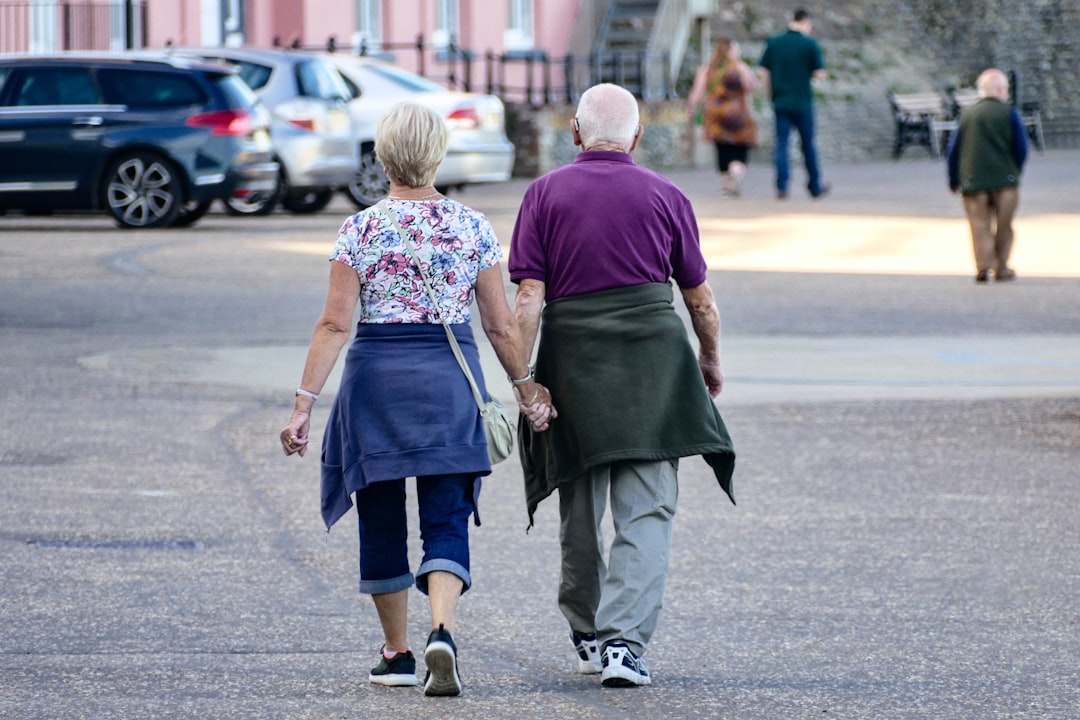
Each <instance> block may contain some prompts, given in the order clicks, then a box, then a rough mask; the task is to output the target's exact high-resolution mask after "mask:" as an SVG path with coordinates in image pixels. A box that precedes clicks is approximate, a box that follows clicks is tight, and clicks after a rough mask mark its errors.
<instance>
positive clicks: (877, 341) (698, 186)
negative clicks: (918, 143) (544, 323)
mask: <svg viewBox="0 0 1080 720" xmlns="http://www.w3.org/2000/svg"><path fill="white" fill-rule="evenodd" d="M913 155H914V154H913ZM1077 168H1080V152H1077V151H1049V152H1047V153H1045V154H1038V153H1036V154H1035V155H1034V156H1033V157H1032V160H1031V164H1030V166H1029V168H1028V170H1027V173H1026V175H1025V180H1024V185H1023V187H1022V190H1021V209H1020V217H1019V219H1018V221H1017V241H1016V249H1015V255H1014V257H1015V267H1016V270H1017V272H1018V274H1019V278H1018V279H1017V280H1016V281H1015V282H1011V283H989V284H987V285H976V284H975V283H974V282H973V277H974V268H973V267H972V260H971V254H970V243H969V240H968V235H967V229H966V224H965V222H964V219H963V215H962V212H961V210H960V206H959V200H958V199H957V198H956V197H954V196H952V195H950V194H949V193H948V192H947V191H946V190H945V187H944V184H945V183H944V175H943V173H944V169H943V167H942V165H941V162H940V161H935V160H932V159H930V158H919V157H908V158H905V159H904V160H902V161H900V162H883V163H869V164H865V165H845V166H827V167H826V173H827V175H828V177H829V179H830V180H831V181H832V182H833V185H834V191H833V194H832V195H831V196H830V197H829V198H826V199H824V200H819V201H812V200H810V199H809V198H807V197H805V196H804V195H800V194H799V193H797V192H795V193H793V194H792V197H791V199H789V200H787V201H783V202H781V201H777V200H776V199H775V198H774V197H773V193H772V190H771V188H770V180H771V172H770V170H769V168H768V167H767V166H766V163H764V162H763V161H762V160H760V159H758V158H755V159H753V161H752V165H751V173H750V176H749V177H748V180H747V183H746V186H745V187H744V192H743V197H741V198H740V199H738V200H725V199H721V198H720V197H719V194H718V192H717V188H718V180H717V177H716V175H715V173H713V172H711V171H709V170H708V169H699V170H685V171H678V172H672V173H670V174H669V177H671V178H672V180H674V181H675V182H677V183H678V184H679V185H680V186H681V187H683V189H684V190H685V191H686V192H687V194H688V195H689V196H690V197H691V199H692V200H693V201H694V205H695V209H696V210H697V212H698V216H699V224H700V226H701V230H702V244H703V248H704V250H705V252H706V256H707V258H708V260H709V263H710V268H711V270H710V275H709V281H710V284H711V285H712V287H713V289H714V291H715V293H716V295H717V300H718V304H719V306H720V308H721V313H722V316H723V323H724V330H723V337H724V339H723V353H724V364H725V370H726V373H727V383H726V386H725V390H724V392H723V394H722V395H721V396H720V399H719V401H718V403H719V406H720V409H721V412H722V413H723V415H724V417H725V420H726V422H727V423H728V425H729V428H730V430H731V433H732V436H733V439H734V442H735V445H736V450H737V452H738V460H737V463H736V474H735V483H736V495H737V497H738V500H739V505H738V506H735V507H733V506H731V505H730V504H729V503H728V502H727V500H726V499H725V497H724V496H723V493H722V492H721V491H720V490H719V488H717V487H716V485H715V482H714V481H713V480H712V479H711V477H710V471H709V470H708V468H707V467H706V466H705V464H704V463H703V462H701V461H700V459H698V458H692V459H687V460H685V461H683V462H682V464H681V473H680V478H681V489H680V508H679V514H678V516H677V518H676V533H675V542H674V547H673V555H672V566H671V573H670V579H669V583H668V588H667V594H666V605H665V608H664V613H663V616H662V618H661V622H660V627H659V630H658V632H657V634H656V636H655V638H654V641H653V644H652V646H651V647H650V650H649V652H648V654H647V655H646V661H647V662H648V664H649V668H650V670H651V672H652V674H653V685H652V686H651V687H649V688H643V689H635V690H608V689H603V688H601V687H600V686H599V683H598V681H597V679H596V678H595V677H586V676H580V675H576V674H574V673H572V672H571V662H572V655H571V649H570V644H569V640H568V634H567V629H566V627H565V625H564V622H563V620H562V618H561V616H560V615H559V613H558V610H557V607H556V602H555V593H556V584H557V580H558V563H559V560H558V542H557V537H556V535H557V512H556V509H555V508H554V507H553V506H552V503H551V502H550V501H549V502H547V503H544V504H542V505H541V507H540V512H539V513H538V515H537V523H536V526H535V527H534V528H533V529H532V530H531V531H530V532H528V533H526V521H527V519H526V515H525V510H524V501H523V494H522V489H521V478H520V467H519V466H518V464H517V461H516V460H515V459H513V458H512V459H511V460H509V461H507V462H506V463H503V464H502V465H500V466H498V467H497V468H496V469H495V472H494V473H493V475H492V476H491V477H490V478H489V479H487V480H486V481H485V485H484V491H483V494H482V497H481V506H480V509H481V517H482V519H483V525H482V526H481V527H479V528H474V529H473V534H472V551H473V575H474V580H475V585H474V588H473V589H472V590H470V591H469V592H468V593H467V594H466V595H465V596H464V597H463V598H462V601H461V608H460V614H459V627H458V630H457V632H456V634H455V639H456V640H457V643H458V646H459V650H460V655H461V672H462V676H463V679H464V682H465V692H464V694H463V695H462V696H461V697H458V698H425V697H424V696H423V694H422V693H421V692H420V691H419V690H414V689H400V688H397V689H395V688H383V687H377V686H373V685H371V684H369V683H368V682H367V679H366V678H367V671H368V670H369V669H370V667H372V666H373V665H374V662H375V660H376V656H377V653H378V649H379V644H380V638H381V633H380V632H379V626H378V620H377V617H376V615H375V612H374V609H373V607H372V605H371V603H370V601H369V600H367V598H363V597H360V596H358V595H357V593H356V581H357V577H356V576H357V570H356V541H355V530H354V527H353V524H352V522H351V521H350V517H351V516H350V517H347V518H346V519H344V520H343V521H342V522H341V523H339V525H338V526H336V527H335V528H334V529H333V530H332V531H331V532H330V533H326V532H325V530H324V528H323V527H322V525H321V522H320V519H319V513H318V497H317V495H318V490H317V483H318V463H317V461H318V458H317V455H316V454H315V453H311V454H309V455H308V456H307V457H306V458H304V459H297V458H290V459H286V458H285V457H284V456H282V454H281V453H280V450H279V449H278V447H277V446H276V435H277V430H278V429H279V428H280V427H281V426H282V425H283V424H284V422H285V421H286V420H287V418H288V413H289V409H290V408H291V405H292V389H293V388H294V387H295V385H296V382H297V379H298V377H299V374H300V371H301V369H302V364H303V356H304V352H305V349H306V343H307V340H308V338H309V337H310V332H311V328H312V325H313V323H314V320H315V318H316V316H317V314H318V312H319V310H320V309H321V306H322V301H323V299H324V296H325V283H326V273H327V270H326V256H327V254H328V252H329V246H330V243H331V242H332V239H333V236H334V232H335V231H336V229H337V227H338V225H339V224H340V222H341V220H342V218H344V217H345V215H347V214H348V213H350V212H352V210H351V209H350V206H349V205H348V204H347V203H345V201H344V200H335V202H334V204H333V205H332V207H331V208H330V209H329V210H327V211H326V212H324V213H320V214H318V215H315V216H304V217H300V216H290V215H285V214H278V215H275V216H272V217H269V218H232V217H228V216H225V215H224V214H220V213H216V212H215V213H212V214H211V215H209V216H208V217H207V218H205V219H204V220H203V221H202V222H201V223H199V224H198V225H197V226H195V227H194V228H191V229H188V230H183V231H180V230H176V231H158V232H129V231H119V230H117V229H115V228H114V227H113V226H112V225H111V224H110V223H109V222H108V221H107V220H106V219H104V218H94V217H80V216H56V217H46V218H39V217H0V348H2V349H0V360H2V362H0V418H2V419H3V420H4V430H3V431H2V432H0V437H2V438H3V439H2V440H0V580H2V582H0V628H2V629H0V717H2V718H13V719H15V718H18V719H22V718H35V719H36V718H50V719H51V718H95V719H97V718H125V719H126V718H205V717H220V718H354V717H355V718H368V717H372V718H373V717H422V718H423V717H431V718H470V719H473V720H476V719H479V718H509V717H514V718H564V717H575V718H622V717H645V718H701V717H707V718H737V719H741V718H747V719H758V718H761V719H770V720H771V719H775V718H844V719H847V718H866V719H874V720H877V719H880V718H972V719H976V718H978V719H983V718H1025V719H1026V718H1031V719H1040V720H1041V719H1043V718H1050V719H1055V720H1057V719H1063V720H1064V719H1071V718H1077V717H1080V713H1078V711H1077V709H1076V708H1077V707H1080V605H1078V603H1077V600H1076V598H1077V597H1078V596H1080V553H1078V551H1077V548H1080V520H1078V518H1077V513H1076V508H1077V506H1078V504H1080V482H1078V480H1080V470H1078V469H1080V311H1078V310H1077V308H1080V242H1078V241H1077V238H1080V202H1078V201H1077V200H1076V195H1075V187H1076V182H1077V180H1078V179H1080V178H1078V175H1080V170H1078V169H1077ZM799 177H800V176H799V175H798V174H797V173H796V179H798V178H799ZM526 184H527V183H526V182H525V181H519V180H515V181H513V182H510V183H505V184H502V185H498V186H490V187H484V188H470V189H469V190H467V191H465V192H463V193H461V194H460V195H458V197H459V198H460V199H461V200H462V201H464V202H466V203H469V204H470V205H473V206H474V207H476V208H478V209H480V210H482V211H484V212H485V213H486V214H487V215H488V216H489V217H490V218H491V219H492V222H493V223H494V225H495V227H496V231H497V233H498V234H499V237H500V239H501V240H502V241H503V242H504V243H508V242H509V239H510V236H511V232H512V228H513V221H514V216H515V213H516V209H517V205H518V202H519V201H520V198H521V195H522V193H523V192H524V189H525V187H526ZM507 291H508V294H511V293H512V287H511V286H510V284H509V282H508V283H507ZM477 332H478V334H479V328H478V326H477ZM481 346H482V347H486V343H484V342H483V341H481ZM484 361H485V368H486V369H487V371H488V372H487V373H486V375H487V376H488V378H489V382H490V384H491V385H492V387H493V388H494V389H496V390H497V391H498V392H499V393H500V394H502V395H503V397H504V398H505V397H508V396H509V389H508V387H505V386H504V385H503V384H500V383H499V382H498V378H500V377H501V373H500V372H499V371H498V370H497V366H496V363H495V362H494V359H493V357H492V356H491V353H490V351H485V360H484ZM403 372H408V368H403ZM332 387H333V386H332V385H331V386H330V387H329V388H328V392H327V394H330V392H331V391H332ZM556 400H557V398H556ZM328 408H329V402H320V403H319V405H318V411H317V412H316V416H315V419H314V421H315V426H316V433H318V432H320V431H321V427H322V423H324V422H325V418H326V412H327V410H328ZM414 534H415V530H414ZM411 547H412V551H413V556H414V558H415V557H418V556H419V541H418V539H417V538H415V537H414V538H412V539H411ZM411 603H412V605H411V608H410V639H411V642H412V643H413V647H414V649H417V650H420V649H422V646H423V642H424V639H425V637H426V634H427V627H428V619H427V611H426V609H425V605H424V602H423V598H422V596H420V595H419V594H418V593H414V594H413V595H412V598H411ZM421 672H422V667H421Z"/></svg>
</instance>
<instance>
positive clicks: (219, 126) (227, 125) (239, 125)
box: [185, 110, 252, 136]
mask: <svg viewBox="0 0 1080 720" xmlns="http://www.w3.org/2000/svg"><path fill="white" fill-rule="evenodd" d="M185 124H186V125H187V126H188V127H205V128H210V129H211V131H212V132H213V133H214V135H240V136H243V135H247V134H248V133H250V132H251V131H252V122H251V115H250V114H249V113H248V112H247V111H246V110H215V111H213V112H205V113H199V114H197V115H192V116H191V117H189V118H188V119H187V123H185Z"/></svg>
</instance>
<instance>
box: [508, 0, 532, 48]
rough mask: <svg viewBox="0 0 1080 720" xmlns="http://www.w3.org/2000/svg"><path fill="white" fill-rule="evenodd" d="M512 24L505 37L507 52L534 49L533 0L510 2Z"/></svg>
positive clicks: (514, 0) (511, 0)
mask: <svg viewBox="0 0 1080 720" xmlns="http://www.w3.org/2000/svg"><path fill="white" fill-rule="evenodd" d="M509 2H510V22H509V25H508V27H507V28H506V32H505V34H504V35H503V45H504V46H505V47H506V49H507V51H510V52H513V51H515V50H532V49H533V23H532V18H533V4H532V0H509Z"/></svg>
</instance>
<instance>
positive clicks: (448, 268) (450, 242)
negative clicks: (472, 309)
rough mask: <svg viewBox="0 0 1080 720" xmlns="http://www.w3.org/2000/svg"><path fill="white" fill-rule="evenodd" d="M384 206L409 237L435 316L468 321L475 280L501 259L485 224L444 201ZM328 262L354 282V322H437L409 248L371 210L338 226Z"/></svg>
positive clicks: (470, 212)
mask: <svg viewBox="0 0 1080 720" xmlns="http://www.w3.org/2000/svg"><path fill="white" fill-rule="evenodd" d="M384 207H386V209H387V210H388V211H389V212H392V213H394V217H396V218H397V221H398V222H399V223H400V224H401V227H402V229H403V230H404V231H405V232H407V233H409V235H410V237H411V239H412V241H413V246H414V247H415V248H416V252H417V253H418V254H419V256H420V263H421V265H422V266H423V270H424V273H425V275H426V276H427V279H428V282H429V283H431V289H432V290H433V291H434V293H435V297H436V298H438V300H439V313H440V314H441V317H442V318H445V319H446V321H447V322H449V323H452V324H454V323H467V322H469V320H470V314H469V305H470V304H471V303H472V299H473V288H474V287H475V286H476V278H477V276H478V275H479V274H480V271H481V270H486V269H487V268H489V267H493V266H495V265H497V264H498V263H499V260H501V259H502V248H500V247H499V242H498V240H497V239H496V238H495V231H494V229H493V228H492V227H491V223H490V222H489V221H488V219H487V218H486V217H484V215H483V214H482V213H479V212H477V211H476V210H473V209H472V208H469V207H466V206H465V205H462V204H461V203H459V202H456V201H454V200H450V199H447V198H443V199H439V200H427V201H421V200H389V201H387V202H386V203H384ZM330 260H331V261H334V260H336V261H338V262H343V263H345V264H346V265H348V266H349V267H351V268H353V269H354V270H356V272H357V274H358V275H359V276H360V320H359V321H360V322H361V323H437V322H440V317H439V316H436V315H435V314H434V313H433V312H432V307H431V299H430V298H429V297H428V294H427V290H426V289H425V288H424V283H423V281H422V280H421V279H420V276H419V275H417V273H416V264H415V263H414V262H413V259H412V256H411V255H410V254H409V249H408V247H407V246H406V245H405V243H404V241H403V240H402V239H401V236H400V235H399V234H398V231H397V229H396V228H395V227H394V224H393V223H392V222H391V221H390V218H388V217H386V215H385V214H384V213H383V211H382V209H381V208H380V207H379V206H378V205H373V206H372V207H369V208H367V209H366V210H362V211H360V212H358V213H357V214H356V215H353V216H352V217H350V218H349V219H348V220H346V221H345V223H344V224H343V225H342V226H341V230H340V231H339V232H338V238H337V242H336V243H335V244H334V251H333V253H332V254H331V255H330Z"/></svg>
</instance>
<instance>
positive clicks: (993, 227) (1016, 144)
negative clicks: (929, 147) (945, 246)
mask: <svg viewBox="0 0 1080 720" xmlns="http://www.w3.org/2000/svg"><path fill="white" fill-rule="evenodd" d="M975 87H976V88H978V91H979V95H980V99H979V101H978V102H977V103H975V104H974V105H972V106H971V107H969V108H966V109H965V110H964V111H963V112H962V113H961V114H960V127H959V128H958V129H957V131H956V132H955V133H953V136H952V137H951V138H950V139H949V149H948V151H947V153H946V154H947V157H948V167H949V189H950V190H952V191H953V192H954V193H956V192H959V193H962V194H963V197H964V213H965V214H967V217H968V223H969V224H970V225H971V241H972V245H973V247H974V251H975V282H977V283H985V282H987V281H988V280H989V279H990V273H991V271H993V273H994V280H996V281H1003V280H1014V279H1015V278H1016V271H1015V270H1013V269H1012V268H1010V267H1009V254H1010V253H1011V252H1012V245H1013V228H1012V221H1013V216H1014V215H1015V214H1016V208H1017V206H1018V205H1019V203H1020V173H1021V172H1022V171H1023V169H1024V161H1025V160H1027V154H1028V142H1027V133H1026V132H1025V131H1024V123H1023V121H1022V120H1021V119H1020V113H1018V112H1017V111H1016V109H1015V108H1012V107H1009V105H1008V99H1009V79H1008V78H1007V77H1005V73H1003V72H1002V71H1000V70H997V69H995V68H991V69H989V70H985V71H983V73H982V74H981V75H979V78H978V79H977V80H976V81H975Z"/></svg>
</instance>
